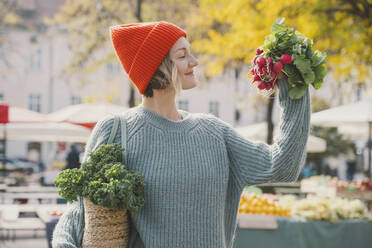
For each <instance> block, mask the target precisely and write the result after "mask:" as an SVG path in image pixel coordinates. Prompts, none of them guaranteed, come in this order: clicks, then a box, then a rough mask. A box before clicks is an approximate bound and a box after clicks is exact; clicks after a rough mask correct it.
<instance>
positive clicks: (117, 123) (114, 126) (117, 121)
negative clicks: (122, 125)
mask: <svg viewBox="0 0 372 248" xmlns="http://www.w3.org/2000/svg"><path fill="white" fill-rule="evenodd" d="M118 127H119V118H118V116H115V118H114V124H113V125H112V129H111V133H110V137H109V139H108V141H107V144H111V143H112V142H113V141H114V138H115V136H116V132H117V130H118Z"/></svg>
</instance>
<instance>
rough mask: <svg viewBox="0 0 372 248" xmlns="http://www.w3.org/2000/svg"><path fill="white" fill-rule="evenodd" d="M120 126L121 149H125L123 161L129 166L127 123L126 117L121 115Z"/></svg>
mask: <svg viewBox="0 0 372 248" xmlns="http://www.w3.org/2000/svg"><path fill="white" fill-rule="evenodd" d="M120 122H121V123H120V126H121V148H124V151H123V161H124V164H125V165H126V164H127V156H126V153H127V122H126V120H125V116H124V115H121V116H120Z"/></svg>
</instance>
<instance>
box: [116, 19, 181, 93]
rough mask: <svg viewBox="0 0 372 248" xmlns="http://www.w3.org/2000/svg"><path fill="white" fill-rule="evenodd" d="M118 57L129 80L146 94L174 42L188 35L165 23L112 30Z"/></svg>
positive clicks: (118, 27)
mask: <svg viewBox="0 0 372 248" xmlns="http://www.w3.org/2000/svg"><path fill="white" fill-rule="evenodd" d="M110 33H111V40H112V43H113V45H114V48H115V51H116V55H117V56H118V58H119V60H120V62H121V65H122V66H123V68H124V70H125V71H126V72H127V74H128V76H129V78H130V79H131V80H132V82H133V83H134V84H135V85H136V87H137V89H138V91H139V92H140V93H141V94H143V93H144V92H145V90H146V88H147V85H148V84H149V82H150V80H151V78H152V76H153V74H154V73H155V71H156V69H157V68H158V67H159V65H160V64H161V62H162V60H163V58H164V57H165V55H166V54H167V53H168V51H169V50H170V49H171V48H172V46H173V45H174V43H175V42H176V41H177V40H178V39H179V38H180V37H182V36H184V37H185V38H187V35H186V32H185V31H184V30H182V29H181V28H179V27H178V26H176V25H174V24H172V23H169V22H165V21H160V22H142V23H132V24H123V25H117V26H113V27H111V28H110Z"/></svg>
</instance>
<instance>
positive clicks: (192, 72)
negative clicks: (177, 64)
mask: <svg viewBox="0 0 372 248" xmlns="http://www.w3.org/2000/svg"><path fill="white" fill-rule="evenodd" d="M193 74H194V71H191V72H188V73H185V75H187V76H189V75H193Z"/></svg>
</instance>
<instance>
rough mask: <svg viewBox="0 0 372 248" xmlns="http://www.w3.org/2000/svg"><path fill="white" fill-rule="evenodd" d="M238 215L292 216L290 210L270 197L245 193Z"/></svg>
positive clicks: (242, 196) (241, 199)
mask: <svg viewBox="0 0 372 248" xmlns="http://www.w3.org/2000/svg"><path fill="white" fill-rule="evenodd" d="M238 213H240V214H262V215H276V216H286V217H288V216H290V211H289V209H287V208H284V207H283V206H282V205H281V204H279V202H278V201H275V200H273V199H270V196H268V195H265V194H264V195H258V194H255V193H245V192H244V193H243V194H242V195H241V198H240V203H239V210H238Z"/></svg>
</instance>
